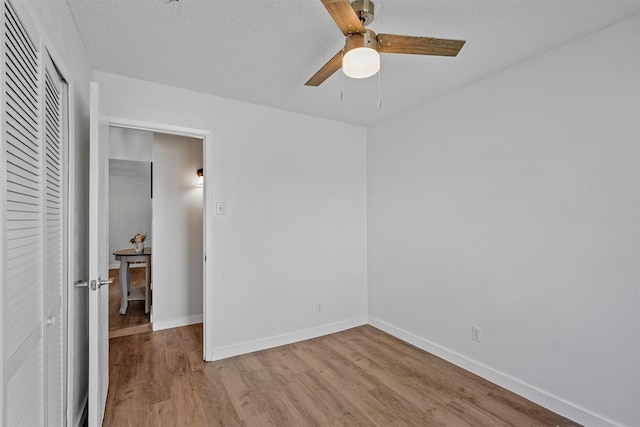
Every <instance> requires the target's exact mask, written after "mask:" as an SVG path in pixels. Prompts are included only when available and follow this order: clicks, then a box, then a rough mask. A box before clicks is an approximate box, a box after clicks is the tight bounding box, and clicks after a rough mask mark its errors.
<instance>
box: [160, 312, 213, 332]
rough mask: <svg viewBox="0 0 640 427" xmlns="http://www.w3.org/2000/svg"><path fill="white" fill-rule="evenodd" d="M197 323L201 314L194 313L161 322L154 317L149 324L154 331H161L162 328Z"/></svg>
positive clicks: (200, 321)
mask: <svg viewBox="0 0 640 427" xmlns="http://www.w3.org/2000/svg"><path fill="white" fill-rule="evenodd" d="M198 323H202V314H196V315H195V316H187V317H181V318H178V319H171V320H166V321H162V322H159V321H157V320H155V319H154V320H153V321H152V323H151V326H152V327H153V330H154V331H162V330H164V329H171V328H179V327H181V326H189V325H195V324H198Z"/></svg>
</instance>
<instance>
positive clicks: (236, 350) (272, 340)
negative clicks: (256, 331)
mask: <svg viewBox="0 0 640 427" xmlns="http://www.w3.org/2000/svg"><path fill="white" fill-rule="evenodd" d="M366 324H367V318H366V316H359V317H355V318H353V319H347V320H343V321H340V322H336V323H330V324H328V325H322V326H318V327H315V328H309V329H303V330H301V331H296V332H291V333H288V334H282V335H276V336H273V337H268V338H261V339H257V340H254V341H247V342H243V343H240V344H233V345H230V346H226V347H218V348H214V349H212V351H211V352H209V353H208V354H207V359H206V360H207V361H214V360H220V359H226V358H228V357H234V356H239V355H241V354H246V353H253V352H254V351H260V350H266V349H268V348H273V347H279V346H281V345H287V344H292V343H296V342H299V341H304V340H308V339H312V338H317V337H321V336H324V335H329V334H334V333H336V332H341V331H344V330H347V329H351V328H355V327H357V326H362V325H366Z"/></svg>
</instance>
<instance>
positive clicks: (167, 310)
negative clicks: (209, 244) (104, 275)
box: [151, 134, 204, 330]
mask: <svg viewBox="0 0 640 427" xmlns="http://www.w3.org/2000/svg"><path fill="white" fill-rule="evenodd" d="M202 161H203V156H202V140H201V139H196V138H186V137H182V136H175V135H165V134H154V138H153V232H152V233H151V234H152V235H153V236H154V244H153V261H152V263H151V265H152V271H153V273H152V278H153V328H154V330H158V329H164V328H167V327H174V326H182V325H188V324H193V323H201V322H202V307H203V299H202V295H203V285H204V284H203V277H202V268H203V261H202V260H203V255H204V251H203V222H202V209H203V188H202V187H201V186H198V179H197V175H196V171H197V170H198V169H200V168H202V164H203V163H202Z"/></svg>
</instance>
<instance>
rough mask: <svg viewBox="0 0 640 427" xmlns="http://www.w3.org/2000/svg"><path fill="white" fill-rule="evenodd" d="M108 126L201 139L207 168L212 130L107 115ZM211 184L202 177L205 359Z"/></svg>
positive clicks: (205, 356)
mask: <svg viewBox="0 0 640 427" xmlns="http://www.w3.org/2000/svg"><path fill="white" fill-rule="evenodd" d="M108 121H109V126H113V127H119V128H125V129H135V130H142V131H148V132H154V133H164V134H169V135H178V136H186V137H190V138H197V139H201V140H202V163H203V164H202V167H203V169H204V170H205V171H206V170H207V145H208V143H210V142H211V138H212V132H211V131H210V130H207V129H197V128H191V127H184V126H177V125H171V124H166V123H157V122H148V121H144V120H135V119H128V118H124V117H111V116H108ZM211 187H212V186H211V185H207V177H206V174H205V177H204V187H203V200H202V234H203V236H202V241H203V245H202V246H203V247H202V358H203V360H207V349H208V344H209V343H208V339H207V333H206V330H207V305H208V304H207V287H208V283H209V282H208V280H207V230H208V229H210V224H211V222H212V221H211V220H207V212H208V211H210V212H214V211H215V210H214V207H213V206H210V205H211V204H212V203H213V202H212V200H213V198H212V197H210V196H209V193H210V191H211Z"/></svg>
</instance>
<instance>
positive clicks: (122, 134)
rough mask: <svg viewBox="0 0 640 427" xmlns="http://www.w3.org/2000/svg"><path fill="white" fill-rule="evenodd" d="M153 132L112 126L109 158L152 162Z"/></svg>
mask: <svg viewBox="0 0 640 427" xmlns="http://www.w3.org/2000/svg"><path fill="white" fill-rule="evenodd" d="M152 153H153V132H148V131H144V130H138V129H129V128H122V127H114V126H112V127H111V128H110V129H109V158H110V159H120V160H137V161H139V162H150V161H151V156H152Z"/></svg>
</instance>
